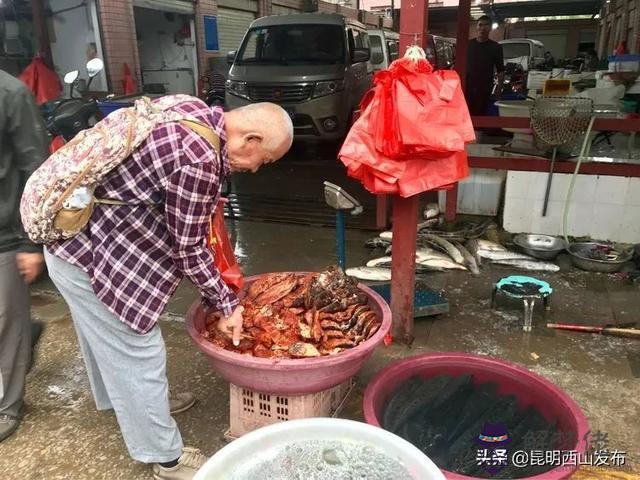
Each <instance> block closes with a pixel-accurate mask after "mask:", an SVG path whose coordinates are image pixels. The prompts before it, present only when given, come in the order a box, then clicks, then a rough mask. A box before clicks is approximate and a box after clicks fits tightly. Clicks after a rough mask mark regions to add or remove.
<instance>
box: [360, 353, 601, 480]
mask: <svg viewBox="0 0 640 480" xmlns="http://www.w3.org/2000/svg"><path fill="white" fill-rule="evenodd" d="M442 374H449V375H463V374H472V375H473V377H474V382H477V383H484V382H488V381H493V382H496V383H497V384H498V386H499V387H498V393H499V394H500V395H510V394H513V395H515V396H516V397H517V398H518V400H519V403H520V406H521V407H523V408H524V407H527V406H529V405H533V406H534V407H535V408H537V409H538V411H540V413H541V414H542V415H543V416H544V417H545V418H546V419H548V420H549V419H552V418H557V419H558V428H559V430H560V431H561V432H563V433H565V432H566V433H571V434H572V437H573V438H576V439H577V442H576V444H575V445H563V446H562V449H563V450H575V451H577V452H578V453H579V454H584V452H585V451H586V447H587V445H586V441H585V438H587V434H588V433H589V424H588V423H587V419H586V418H585V416H584V414H583V413H582V411H581V410H580V407H578V405H577V404H576V403H575V402H574V401H573V400H572V399H571V397H569V396H568V395H567V394H566V393H564V392H563V391H562V390H560V389H559V388H558V387H557V386H555V385H554V384H553V383H551V382H549V381H548V380H546V379H545V378H543V377H541V376H540V375H537V374H535V373H532V372H530V371H529V370H527V369H526V368H523V367H520V366H518V365H515V364H513V363H510V362H506V361H504V360H497V359H494V358H489V357H482V356H478V355H471V354H466V353H428V354H424V355H417V356H415V357H410V358H406V359H403V360H400V361H397V362H394V363H392V364H391V365H389V366H388V367H386V368H384V369H383V370H382V371H380V372H379V373H378V374H377V375H376V376H375V378H374V379H373V380H372V381H371V382H370V383H369V385H368V386H367V389H366V390H365V392H364V400H363V403H364V417H365V421H366V422H367V423H369V424H371V425H375V426H377V427H380V422H379V421H378V419H379V418H381V416H382V413H383V411H384V407H385V405H386V403H387V401H388V400H389V397H390V396H391V394H392V393H393V392H394V391H395V390H396V389H397V388H398V387H399V386H400V385H401V384H402V383H403V382H404V381H405V380H408V379H409V378H410V377H412V376H414V375H418V376H420V377H423V378H430V377H434V376H436V375H442ZM567 437H569V435H567ZM577 468H578V467H577V466H574V465H566V466H561V467H557V468H555V469H553V470H550V471H548V472H545V473H544V474H541V475H535V476H533V477H526V478H527V479H528V480H561V479H564V478H569V477H570V476H571V475H572V474H573V473H574V472H575V470H576V469H577ZM442 473H444V475H445V476H446V477H447V478H448V479H451V480H470V479H473V478H475V477H468V476H466V475H459V474H456V473H453V472H449V471H447V470H442Z"/></svg>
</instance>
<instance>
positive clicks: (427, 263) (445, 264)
mask: <svg viewBox="0 0 640 480" xmlns="http://www.w3.org/2000/svg"><path fill="white" fill-rule="evenodd" d="M391 262H392V257H390V256H386V257H379V258H374V259H371V260H369V261H368V262H367V264H366V266H367V267H369V268H375V267H380V268H391ZM418 270H420V271H421V272H420V273H428V272H441V271H444V270H466V268H465V266H464V265H460V264H459V263H456V262H454V261H453V260H451V259H450V258H449V257H447V256H446V255H444V254H442V253H440V252H436V251H435V250H432V249H430V248H421V249H418V250H417V251H416V273H418Z"/></svg>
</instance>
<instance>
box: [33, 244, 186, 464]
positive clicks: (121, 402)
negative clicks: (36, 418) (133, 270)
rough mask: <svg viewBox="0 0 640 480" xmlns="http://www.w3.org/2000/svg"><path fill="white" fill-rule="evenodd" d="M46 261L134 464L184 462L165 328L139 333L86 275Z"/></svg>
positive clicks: (102, 404) (96, 387)
mask: <svg viewBox="0 0 640 480" xmlns="http://www.w3.org/2000/svg"><path fill="white" fill-rule="evenodd" d="M45 260H46V262H47V267H48V269H49V277H50V278H51V280H53V283H55V285H56V287H57V288H58V290H60V293H62V296H63V297H64V299H65V301H66V302H67V304H68V305H69V309H70V310H71V316H72V318H73V324H74V327H75V330H76V333H77V335H78V343H79V344H80V350H81V351H82V356H83V357H84V362H85V366H86V368H87V373H88V375H89V383H90V384H91V391H92V393H93V398H94V400H95V402H96V407H97V408H98V410H107V409H111V408H113V410H114V411H115V414H116V417H117V419H118V424H119V425H120V430H121V432H122V436H123V437H124V441H125V443H126V444H127V449H128V450H129V455H131V457H132V458H133V459H134V460H138V461H139V462H144V463H159V462H170V461H172V460H175V459H177V458H178V457H180V455H181V454H182V438H181V437H180V432H179V431H178V426H177V425H176V422H175V421H174V420H173V418H172V417H171V414H170V413H169V385H168V381H167V374H166V350H165V346H164V340H163V339H162V334H161V332H160V327H159V326H156V327H154V328H153V329H152V330H151V331H150V332H148V333H147V334H145V335H140V334H138V333H136V332H135V331H134V330H132V329H131V328H130V327H129V326H128V325H126V324H125V323H123V322H122V321H121V320H120V319H119V318H118V317H117V316H115V315H114V314H112V313H111V312H110V311H109V310H108V309H107V308H106V307H105V306H104V305H103V304H102V302H101V301H100V300H99V299H98V297H97V296H96V294H95V293H94V291H93V288H92V286H91V280H90V278H89V276H88V275H87V274H86V273H84V272H83V271H82V270H81V269H79V268H77V267H75V266H73V265H71V264H70V263H68V262H65V261H64V260H61V259H59V258H57V257H55V256H53V255H51V254H50V253H49V252H48V251H47V250H46V249H45Z"/></svg>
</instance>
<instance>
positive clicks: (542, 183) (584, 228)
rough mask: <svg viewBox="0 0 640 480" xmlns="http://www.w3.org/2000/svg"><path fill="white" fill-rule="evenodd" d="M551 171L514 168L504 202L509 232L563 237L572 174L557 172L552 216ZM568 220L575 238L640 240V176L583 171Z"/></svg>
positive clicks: (577, 181) (505, 222)
mask: <svg viewBox="0 0 640 480" xmlns="http://www.w3.org/2000/svg"><path fill="white" fill-rule="evenodd" d="M547 177H548V173H544V172H516V171H509V172H508V174H507V183H506V191H505V203H504V223H503V227H504V229H505V230H507V231H509V232H512V233H522V232H525V233H544V234H548V235H561V234H562V233H563V232H562V217H563V209H564V203H565V199H566V196H567V192H568V189H569V183H570V181H571V175H569V174H559V173H555V174H554V175H553V183H552V185H551V192H550V196H549V207H548V209H547V216H546V217H543V216H542V205H543V202H544V193H545V188H546V182H547ZM569 208H570V211H569V218H568V232H567V233H568V234H569V235H570V236H589V237H591V238H593V239H597V240H611V241H614V242H624V243H640V178H629V177H614V176H598V175H578V178H577V179H576V185H575V188H574V192H573V196H572V200H571V204H570V207H569Z"/></svg>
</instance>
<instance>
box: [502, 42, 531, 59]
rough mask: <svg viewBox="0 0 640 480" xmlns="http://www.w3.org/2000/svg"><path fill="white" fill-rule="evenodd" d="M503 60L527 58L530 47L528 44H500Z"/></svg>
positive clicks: (529, 53)
mask: <svg viewBox="0 0 640 480" xmlns="http://www.w3.org/2000/svg"><path fill="white" fill-rule="evenodd" d="M501 45H502V56H503V57H504V58H518V57H527V58H528V57H529V56H530V55H531V46H530V45H529V44H528V43H501Z"/></svg>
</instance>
